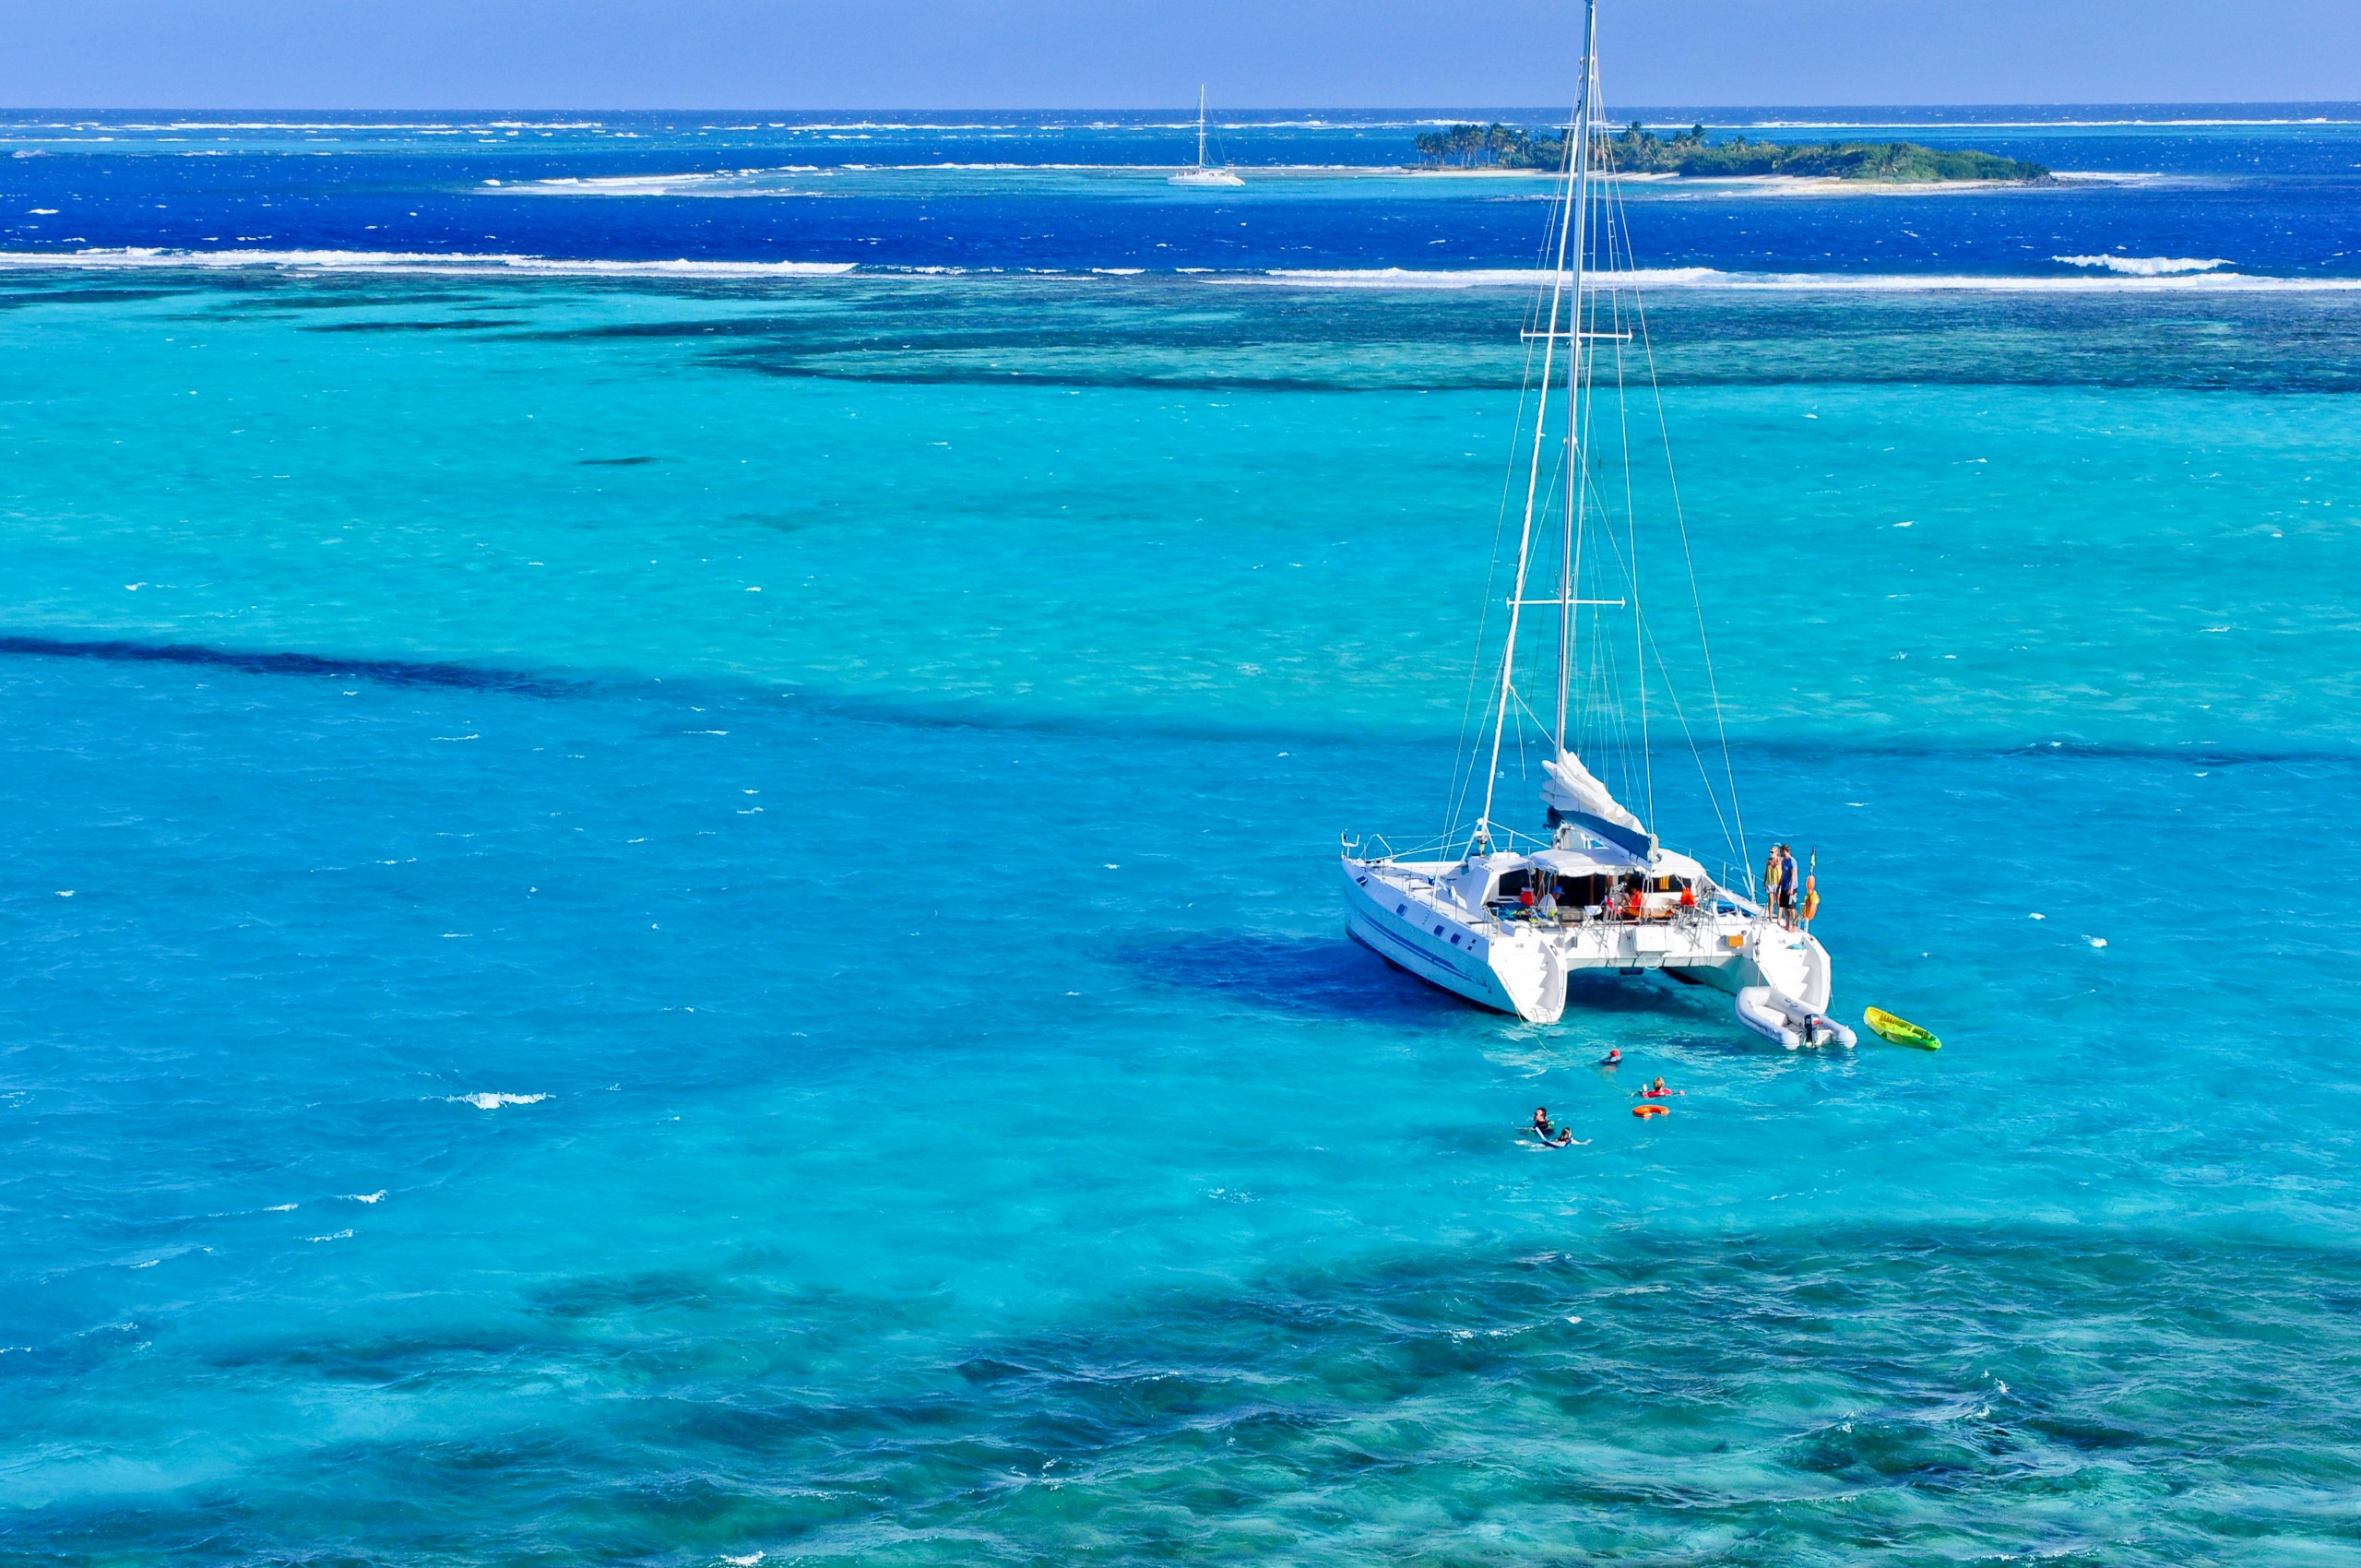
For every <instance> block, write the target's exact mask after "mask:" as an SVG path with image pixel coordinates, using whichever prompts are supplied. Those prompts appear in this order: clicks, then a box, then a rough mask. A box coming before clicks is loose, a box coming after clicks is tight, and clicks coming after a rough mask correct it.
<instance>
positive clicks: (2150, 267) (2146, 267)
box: [2049, 255, 2230, 278]
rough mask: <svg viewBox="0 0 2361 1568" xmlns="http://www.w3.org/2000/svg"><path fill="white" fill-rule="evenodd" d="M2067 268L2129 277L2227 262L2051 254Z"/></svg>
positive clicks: (2193, 269) (2202, 269)
mask: <svg viewBox="0 0 2361 1568" xmlns="http://www.w3.org/2000/svg"><path fill="white" fill-rule="evenodd" d="M2049 259H2050V260H2052V261H2058V262H2063V263H2065V264H2066V265H2067V266H2069V267H2099V268H2102V269H2104V270H2106V271H2108V272H2119V273H2122V274H2124V275H2125V276H2127V277H2131V278H2166V277H2171V276H2173V275H2175V274H2177V273H2182V272H2212V271H2213V270H2214V269H2216V268H2217V267H2227V266H2229V265H2230V264H2229V263H2228V262H2226V261H2225V260H2223V259H2222V258H2221V257H2220V256H2213V257H2211V258H2210V259H2209V258H2201V257H2198V256H2189V255H2053V256H2051V257H2050V258H2049Z"/></svg>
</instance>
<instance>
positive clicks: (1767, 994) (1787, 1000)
mask: <svg viewBox="0 0 2361 1568" xmlns="http://www.w3.org/2000/svg"><path fill="white" fill-rule="evenodd" d="M1736 1010H1737V1013H1738V1022H1739V1023H1740V1024H1743V1025H1744V1026H1746V1028H1750V1029H1751V1030H1753V1031H1754V1032H1755V1033H1756V1034H1759V1035H1761V1036H1762V1038H1763V1039H1767V1040H1771V1041H1773V1042H1774V1043H1775V1044H1779V1045H1784V1046H1786V1048H1787V1049H1788V1050H1789V1051H1795V1050H1798V1049H1800V1048H1802V1047H1804V1046H1807V1045H1841V1046H1844V1047H1845V1049H1846V1050H1848V1051H1849V1050H1851V1049H1852V1047H1853V1045H1854V1044H1855V1043H1856V1042H1857V1040H1858V1039H1859V1038H1860V1037H1859V1036H1857V1035H1856V1034H1854V1032H1853V1031H1852V1030H1851V1029H1848V1028H1845V1026H1844V1025H1842V1024H1840V1023H1838V1022H1837V1021H1836V1020H1835V1019H1833V1018H1832V1017H1830V1016H1827V1015H1826V1014H1825V1013H1815V1012H1813V1011H1812V1010H1811V1009H1810V1008H1809V1007H1807V1006H1805V1005H1804V1004H1802V1003H1800V1002H1797V1000H1796V999H1795V998H1793V997H1791V996H1788V995H1786V993H1785V992H1777V991H1774V990H1772V989H1771V988H1770V987H1769V986H1767V985H1750V986H1748V987H1747V988H1746V989H1745V990H1743V991H1741V992H1738V1004H1737V1009H1736Z"/></svg>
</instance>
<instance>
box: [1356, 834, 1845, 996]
mask: <svg viewBox="0 0 2361 1568" xmlns="http://www.w3.org/2000/svg"><path fill="white" fill-rule="evenodd" d="M1342 868H1343V871H1344V873H1345V903H1346V921H1345V924H1346V930H1347V932H1350V933H1351V935H1352V936H1353V939H1354V940H1355V941H1357V942H1358V943H1360V944H1362V945H1363V946H1365V947H1367V948H1369V949H1370V951H1371V952H1373V953H1375V954H1377V955H1378V956H1380V957H1382V958H1383V959H1385V960H1386V961H1387V962H1389V963H1391V964H1393V965H1394V967H1395V968H1400V969H1403V970H1405V971H1406V972H1408V973H1410V974H1413V975H1416V976H1417V977H1418V979H1420V980H1425V981H1426V982H1427V983H1428V984H1430V985H1433V986H1437V987H1440V988H1441V989H1442V990H1444V991H1448V992H1452V993H1453V994H1454V995H1457V996H1462V997H1465V998H1466V999H1467V1000H1468V1001H1470V1002H1473V1003H1476V1004H1477V1005H1479V1006H1484V1007H1489V1008H1493V1009H1495V1010H1496V1011H1499V1012H1502V1013H1510V1014H1513V1015H1514V1016H1517V1017H1520V1018H1523V1019H1525V1021H1526V1022H1528V1023H1536V1024H1554V1023H1556V1022H1557V1021H1558V1020H1559V1019H1560V1017H1562V1016H1564V1015H1565V1010H1566V980H1567V978H1568V977H1569V976H1571V975H1575V974H1581V973H1584V972H1591V973H1604V974H1618V975H1626V976H1644V975H1647V974H1649V973H1652V972H1654V973H1661V974H1663V975H1665V976H1666V977H1667V979H1671V980H1680V981H1683V982H1686V983H1689V984H1693V985H1708V986H1712V987H1713V988H1714V989H1715V990H1717V991H1722V992H1728V993H1730V994H1731V995H1732V996H1736V995H1737V993H1738V992H1740V991H1742V990H1744V989H1746V988H1748V987H1750V986H1768V987H1770V988H1772V989H1773V990H1774V991H1776V992H1779V993H1780V994H1782V995H1783V996H1786V997H1792V998H1794V999H1795V1000H1796V1001H1797V1002H1798V1003H1800V1004H1802V1005H1803V1006H1805V1007H1807V1008H1809V1009H1811V1010H1812V1011H1814V1012H1819V1011H1822V1010H1824V1009H1825V1008H1826V1007H1827V1005H1828V999H1829V995H1830V992H1831V990H1832V989H1833V976H1832V973H1831V968H1830V964H1829V958H1828V952H1827V949H1825V948H1823V947H1822V946H1821V944H1820V942H1819V939H1818V938H1816V937H1814V936H1812V935H1811V934H1809V932H1799V931H1789V930H1787V929H1786V927H1784V926H1782V925H1780V924H1779V923H1778V922H1777V921H1773V920H1771V919H1769V918H1768V917H1766V916H1763V915H1760V914H1754V913H1750V912H1745V911H1736V910H1724V911H1707V910H1695V911H1688V912H1684V913H1683V914H1681V915H1679V916H1678V917H1676V918H1674V919H1670V920H1649V921H1589V922H1584V923H1572V922H1569V923H1554V922H1542V921H1524V920H1502V919H1501V918H1499V917H1498V916H1496V915H1494V914H1493V913H1491V912H1490V911H1489V909H1474V910H1471V909H1466V908H1465V907H1463V906H1462V905H1461V904H1460V903H1459V902H1458V901H1457V900H1456V899H1454V898H1453V897H1451V895H1450V892H1449V890H1448V886H1447V881H1446V878H1445V877H1444V875H1443V874H1442V873H1446V872H1447V871H1448V870H1449V869H1450V868H1449V867H1448V866H1446V865H1442V864H1436V865H1424V864H1414V863H1404V862H1398V861H1358V860H1354V859H1352V858H1350V857H1346V858H1345V859H1344V860H1343V861H1342Z"/></svg>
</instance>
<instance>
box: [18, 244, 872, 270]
mask: <svg viewBox="0 0 2361 1568" xmlns="http://www.w3.org/2000/svg"><path fill="white" fill-rule="evenodd" d="M854 265H855V264H854V263H852V262H849V261H691V260H689V259H687V258H686V257H681V258H677V259H674V260H670V261H637V260H633V261H625V260H612V259H607V258H601V257H595V256H593V257H572V256H552V255H501V254H487V253H481V252H467V251H454V252H435V251H332V250H286V251H252V250H224V251H192V250H165V249H161V248H154V247H149V246H145V245H132V246H125V247H121V248H116V249H107V250H81V251H60V252H42V251H0V267H8V268H17V269H20V270H32V269H38V268H50V267H96V268H100V269H107V268H117V267H120V268H130V269H139V268H148V269H157V268H168V267H207V268H231V267H255V268H262V267H275V268H279V269H283V270H288V271H303V272H412V273H417V272H424V273H502V272H511V273H516V272H521V273H532V274H546V275H555V276H561V277H609V276H612V277H625V278H630V277H658V278H662V277H688V278H833V277H837V276H840V275H842V274H844V273H847V272H850V271H851V270H853V267H854Z"/></svg>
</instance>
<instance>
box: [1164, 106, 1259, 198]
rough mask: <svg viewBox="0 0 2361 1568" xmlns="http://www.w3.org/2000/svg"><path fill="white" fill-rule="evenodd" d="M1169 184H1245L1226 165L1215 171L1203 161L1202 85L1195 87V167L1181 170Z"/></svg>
mask: <svg viewBox="0 0 2361 1568" xmlns="http://www.w3.org/2000/svg"><path fill="white" fill-rule="evenodd" d="M1245 183H1246V182H1245V181H1243V180H1241V179H1240V178H1239V177H1238V174H1237V172H1236V171H1235V170H1233V169H1231V168H1230V166H1229V165H1228V164H1227V163H1225V164H1223V165H1222V166H1221V167H1220V168H1218V169H1216V168H1215V167H1214V166H1213V165H1212V164H1210V163H1208V162H1206V161H1205V89H1204V84H1203V83H1199V84H1198V87H1197V166H1196V167H1195V168H1194V169H1183V170H1181V172H1179V173H1178V174H1175V175H1173V176H1172V178H1171V180H1170V181H1169V184H1175V185H1242V184H1245Z"/></svg>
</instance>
